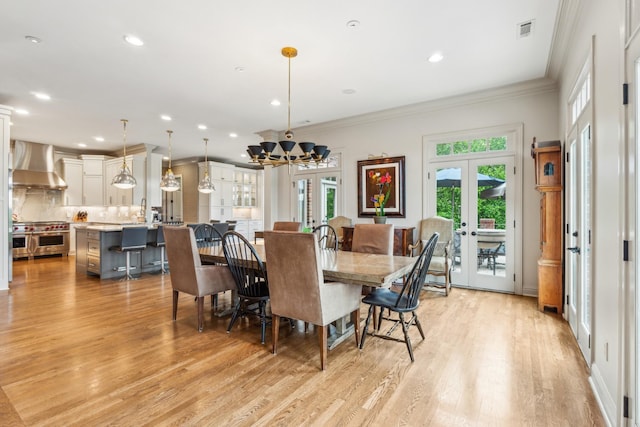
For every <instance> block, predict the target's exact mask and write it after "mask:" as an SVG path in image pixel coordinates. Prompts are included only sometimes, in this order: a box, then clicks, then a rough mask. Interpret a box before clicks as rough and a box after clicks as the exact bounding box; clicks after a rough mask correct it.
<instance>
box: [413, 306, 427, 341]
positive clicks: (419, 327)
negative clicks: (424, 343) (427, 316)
mask: <svg viewBox="0 0 640 427" xmlns="http://www.w3.org/2000/svg"><path fill="white" fill-rule="evenodd" d="M413 319H414V321H415V322H416V326H417V327H418V331H420V336H421V337H422V339H424V332H423V331H422V325H421V324H420V319H418V315H417V314H416V312H415V311H414V312H413Z"/></svg>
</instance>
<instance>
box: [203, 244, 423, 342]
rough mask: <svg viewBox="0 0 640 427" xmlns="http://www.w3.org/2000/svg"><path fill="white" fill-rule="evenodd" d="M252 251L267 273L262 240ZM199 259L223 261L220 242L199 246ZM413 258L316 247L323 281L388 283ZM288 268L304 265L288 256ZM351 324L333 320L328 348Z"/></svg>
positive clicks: (400, 274)
mask: <svg viewBox="0 0 640 427" xmlns="http://www.w3.org/2000/svg"><path fill="white" fill-rule="evenodd" d="M254 248H255V249H256V253H257V254H258V256H259V257H260V258H261V259H262V262H263V264H264V267H265V269H266V270H267V274H268V271H269V262H268V260H267V259H266V256H265V249H264V244H263V243H262V242H260V243H258V244H256V245H254ZM199 253H200V259H201V260H202V262H205V263H226V259H225V257H224V252H223V250H222V246H213V247H205V248H200V249H199ZM416 259H417V258H410V257H405V256H393V255H378V254H366V253H361V252H348V251H340V250H339V251H336V250H333V249H320V263H321V265H322V273H323V276H324V279H325V281H330V282H343V283H352V284H355V285H363V286H371V287H376V288H379V287H387V288H388V287H390V286H391V285H392V284H393V282H394V281H396V280H398V279H400V278H402V277H403V276H405V275H406V274H409V273H410V272H411V269H412V268H413V264H414V263H415V261H416ZM291 268H305V266H303V265H298V264H296V263H295V260H292V263H291ZM353 332H354V327H353V324H351V323H350V321H349V316H347V317H344V318H342V319H340V320H339V321H336V322H335V329H334V330H332V331H331V333H330V335H329V338H328V344H329V349H332V348H334V347H335V346H336V345H338V344H339V343H341V342H342V341H344V340H346V339H347V338H348V337H349V336H351V335H353Z"/></svg>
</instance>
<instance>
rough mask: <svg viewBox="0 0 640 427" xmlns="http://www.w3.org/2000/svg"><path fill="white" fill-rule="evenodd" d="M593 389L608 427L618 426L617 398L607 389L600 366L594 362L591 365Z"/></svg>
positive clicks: (590, 381)
mask: <svg viewBox="0 0 640 427" xmlns="http://www.w3.org/2000/svg"><path fill="white" fill-rule="evenodd" d="M589 384H591V390H592V391H593V394H594V395H595V397H596V401H597V402H598V406H599V407H600V411H601V412H602V416H603V417H604V420H605V422H606V423H607V426H608V427H614V426H616V425H617V424H616V419H617V416H616V414H617V409H616V403H615V400H614V399H613V398H612V397H611V393H609V390H608V389H607V387H606V385H605V383H604V380H603V379H602V375H600V370H599V369H598V366H597V365H596V364H595V363H594V364H593V365H591V376H590V377H589Z"/></svg>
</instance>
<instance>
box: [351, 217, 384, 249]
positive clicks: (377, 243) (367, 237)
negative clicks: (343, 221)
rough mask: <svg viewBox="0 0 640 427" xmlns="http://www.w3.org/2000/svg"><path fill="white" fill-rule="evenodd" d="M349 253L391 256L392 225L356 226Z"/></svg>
mask: <svg viewBox="0 0 640 427" xmlns="http://www.w3.org/2000/svg"><path fill="white" fill-rule="evenodd" d="M351 251H352V252H364V253H369V254H381V255H393V224H356V225H355V227H354V228H353V241H352V243H351Z"/></svg>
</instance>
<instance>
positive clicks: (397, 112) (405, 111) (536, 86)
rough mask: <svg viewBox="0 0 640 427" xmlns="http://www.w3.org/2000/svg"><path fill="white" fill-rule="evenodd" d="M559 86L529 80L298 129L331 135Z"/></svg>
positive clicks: (543, 81)
mask: <svg viewBox="0 0 640 427" xmlns="http://www.w3.org/2000/svg"><path fill="white" fill-rule="evenodd" d="M557 90H558V86H557V83H556V82H555V81H554V80H551V79H548V78H542V79H535V80H529V81H526V82H522V83H516V84H512V85H507V86H501V87H498V88H493V89H488V90H483V91H478V92H471V93H467V94H464V95H458V96H452V97H447V98H441V99H437V100H433V101H427V102H421V103H418V104H411V105H406V106H403V107H397V108H392V109H389V110H382V111H378V112H374V113H367V114H363V115H359V116H352V117H347V118H343V119H337V120H332V121H329V122H323V123H318V124H314V125H309V126H304V127H300V128H296V129H294V131H301V132H316V131H327V130H332V129H340V128H345V127H351V126H358V125H363V124H369V123H374V122H380V121H384V120H391V119H395V118H402V117H410V116H414V115H423V114H426V113H432V112H434V111H440V110H447V109H451V108H455V107H462V106H469V105H472V104H482V103H488V102H495V101H498V100H502V99H509V98H519V97H524V96H532V95H537V94H543V93H550V92H556V91H557Z"/></svg>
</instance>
